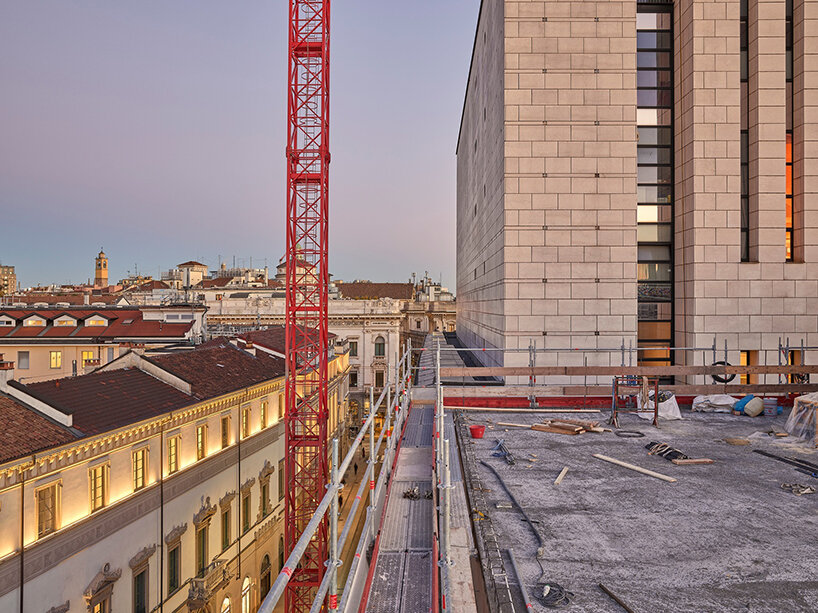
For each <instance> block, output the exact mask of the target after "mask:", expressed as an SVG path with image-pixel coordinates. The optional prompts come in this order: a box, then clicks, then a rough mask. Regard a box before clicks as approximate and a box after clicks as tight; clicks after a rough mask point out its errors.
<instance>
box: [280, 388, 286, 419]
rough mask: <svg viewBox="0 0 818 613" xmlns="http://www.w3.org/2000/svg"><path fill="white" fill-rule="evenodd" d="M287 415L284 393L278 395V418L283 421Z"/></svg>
mask: <svg viewBox="0 0 818 613" xmlns="http://www.w3.org/2000/svg"><path fill="white" fill-rule="evenodd" d="M284 415H285V405H284V394H279V395H278V419H279V421H281V420H282V419H284Z"/></svg>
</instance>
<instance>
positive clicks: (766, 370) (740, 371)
mask: <svg viewBox="0 0 818 613" xmlns="http://www.w3.org/2000/svg"><path fill="white" fill-rule="evenodd" d="M812 373H818V364H805V365H803V366H801V365H782V366H772V365H769V366H768V365H752V366H738V365H736V366H732V365H731V366H723V365H717V366H710V365H708V366H679V365H674V366H533V367H531V366H447V367H443V368H441V369H440V376H441V378H442V377H514V376H517V377H520V376H525V377H529V376H552V377H553V376H568V377H571V376H584V375H589V376H593V375H598V376H615V375H629V376H645V377H665V376H671V375H725V374H726V375H731V374H732V375H744V374H749V375H788V374H812Z"/></svg>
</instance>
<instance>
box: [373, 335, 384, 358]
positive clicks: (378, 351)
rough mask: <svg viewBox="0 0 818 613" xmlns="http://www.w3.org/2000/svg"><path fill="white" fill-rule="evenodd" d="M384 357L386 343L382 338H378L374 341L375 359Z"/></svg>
mask: <svg viewBox="0 0 818 613" xmlns="http://www.w3.org/2000/svg"><path fill="white" fill-rule="evenodd" d="M385 355H386V341H384V340H383V337H382V336H379V337H378V338H376V339H375V357H380V358H382V357H383V356H385Z"/></svg>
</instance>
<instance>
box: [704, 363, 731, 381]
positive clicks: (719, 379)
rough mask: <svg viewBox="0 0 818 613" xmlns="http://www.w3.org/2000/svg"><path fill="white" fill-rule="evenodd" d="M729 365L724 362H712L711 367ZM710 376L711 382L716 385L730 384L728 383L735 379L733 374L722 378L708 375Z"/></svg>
mask: <svg viewBox="0 0 818 613" xmlns="http://www.w3.org/2000/svg"><path fill="white" fill-rule="evenodd" d="M730 365H731V364H730V362H726V361H724V360H719V361H718V362H713V366H730ZM710 376H711V377H713V381H715V382H716V383H730V381H732V380H733V379H735V378H736V374H735V373H733V374H731V375H725V376H723V377H722V376H721V375H710Z"/></svg>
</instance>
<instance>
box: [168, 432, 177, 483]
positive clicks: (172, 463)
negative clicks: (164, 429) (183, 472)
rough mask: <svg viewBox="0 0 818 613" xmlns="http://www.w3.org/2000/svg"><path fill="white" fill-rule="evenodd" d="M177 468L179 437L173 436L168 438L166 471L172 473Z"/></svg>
mask: <svg viewBox="0 0 818 613" xmlns="http://www.w3.org/2000/svg"><path fill="white" fill-rule="evenodd" d="M177 470H179V437H178V436H173V437H171V438H169V439H168V473H169V474H171V475H172V474H173V473H175V472H176V471H177Z"/></svg>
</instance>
